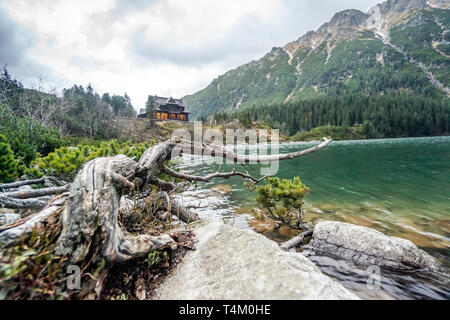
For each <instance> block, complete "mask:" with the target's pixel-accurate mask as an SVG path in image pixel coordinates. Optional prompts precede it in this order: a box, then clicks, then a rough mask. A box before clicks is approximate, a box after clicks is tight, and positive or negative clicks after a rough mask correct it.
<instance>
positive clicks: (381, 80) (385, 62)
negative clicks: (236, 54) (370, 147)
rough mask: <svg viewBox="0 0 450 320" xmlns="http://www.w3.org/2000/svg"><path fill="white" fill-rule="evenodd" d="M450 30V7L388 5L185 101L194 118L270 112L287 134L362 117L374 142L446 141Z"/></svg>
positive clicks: (336, 23)
mask: <svg viewBox="0 0 450 320" xmlns="http://www.w3.org/2000/svg"><path fill="white" fill-rule="evenodd" d="M449 30H450V9H449V5H448V2H446V1H428V2H426V1H422V0H414V1H410V0H408V1H407V0H389V1H386V2H383V3H381V4H379V5H377V6H375V7H373V8H371V9H369V11H368V12H367V13H364V12H361V11H359V10H345V11H342V12H339V13H336V14H335V15H334V17H333V18H332V19H331V20H330V21H329V22H328V23H325V24H324V25H323V26H321V27H320V28H319V29H318V30H317V31H311V32H308V33H307V34H305V35H304V36H302V37H300V38H299V39H298V40H296V41H293V42H291V43H289V44H287V45H285V46H284V47H283V48H273V49H272V51H271V52H269V53H267V54H266V55H265V56H264V57H263V58H261V59H260V60H257V61H252V62H250V63H248V64H245V65H243V66H240V67H238V68H236V69H234V70H230V71H228V72H226V73H225V74H223V75H221V76H219V77H218V78H217V79H215V80H213V81H212V83H211V84H210V85H209V86H208V87H206V88H204V89H203V90H201V91H199V92H197V93H195V94H193V95H190V96H187V97H185V98H184V101H185V102H186V103H187V105H188V106H190V108H191V111H192V116H193V117H194V118H195V117H198V118H200V117H208V116H210V115H214V114H217V113H222V112H226V113H228V114H229V113H230V112H235V111H236V112H238V113H239V114H240V115H241V117H245V114H246V113H249V114H250V116H251V117H253V118H260V116H262V115H263V116H264V117H266V116H267V115H269V116H270V117H271V118H273V119H274V121H276V122H279V123H280V126H282V125H283V123H285V131H286V132H289V134H295V133H297V132H300V131H302V130H310V129H312V128H313V127H316V126H320V125H340V126H353V125H355V124H362V123H363V122H364V121H366V120H367V121H370V122H371V123H372V124H373V126H374V127H375V132H376V134H375V136H383V137H391V136H417V135H429V134H444V133H446V132H448V129H446V124H445V122H447V123H448V112H449V111H448V100H449V98H448V96H449V95H450V89H449V88H450V78H449V68H450V56H449V54H450V51H449V48H450V47H449V43H450V42H449V41H450V31H449ZM428 100H430V101H428ZM418 101H420V102H421V103H422V105H421V106H419V104H418ZM344 102H345V103H347V106H344V105H343V103H344ZM375 102H377V103H380V105H378V106H374V105H373V103H375ZM336 103H337V105H336ZM357 103H361V105H357ZM258 106H269V107H267V109H268V110H261V108H263V107H258ZM366 107H368V109H367V110H366ZM326 109H328V110H326ZM247 110H248V111H247ZM250 110H251V111H250ZM383 112H384V113H383ZM292 115H294V116H293V117H291V116H292ZM284 117H285V118H284ZM392 117H394V118H392ZM275 119H276V120H275ZM370 122H369V125H370ZM397 125H398V127H397ZM382 126H386V127H385V128H382ZM370 136H372V135H370Z"/></svg>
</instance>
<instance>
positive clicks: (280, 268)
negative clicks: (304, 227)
mask: <svg viewBox="0 0 450 320" xmlns="http://www.w3.org/2000/svg"><path fill="white" fill-rule="evenodd" d="M193 232H194V234H195V235H196V237H197V243H196V250H195V251H192V252H188V253H187V254H186V256H185V257H184V259H183V261H182V262H181V263H180V265H179V266H178V267H177V269H176V270H174V272H173V274H172V275H171V276H170V277H168V279H167V280H166V281H165V282H163V283H162V284H161V286H160V287H159V288H158V289H157V290H156V293H155V296H154V299H157V300H168V299H175V300H184V299H186V300H191V299H207V300H209V299H219V300H220V299H246V300H253V299H263V300H265V299H276V300H278V299H279V300H285V299H288V300H301V299H322V300H323V299H331V300H347V299H360V297H359V296H357V295H356V294H354V293H353V292H351V291H349V290H348V289H346V288H345V287H344V286H342V284H340V283H338V282H337V281H336V280H334V279H332V278H330V277H329V276H327V275H325V274H324V273H322V271H320V269H319V268H318V267H317V266H315V265H314V263H312V262H311V261H310V260H309V259H308V258H307V256H306V255H304V254H302V253H299V252H285V251H283V250H281V249H280V248H279V245H278V244H277V243H276V242H274V241H271V240H269V239H268V238H266V237H265V236H263V235H261V234H258V233H256V232H254V231H252V230H243V229H237V228H234V227H232V226H230V225H227V224H224V223H223V222H222V221H221V220H219V219H217V220H208V221H203V222H201V223H200V224H199V225H197V226H195V227H193ZM308 246H309V248H310V249H312V250H313V251H314V252H320V253H327V254H329V255H330V256H335V257H337V258H339V259H344V260H349V261H352V262H353V263H356V264H358V265H366V266H371V265H372V266H378V267H380V268H389V269H391V270H396V271H399V272H429V273H433V274H435V275H438V276H439V277H441V278H442V279H443V281H448V279H449V278H448V275H447V273H446V270H444V268H443V267H442V266H441V265H440V263H439V262H438V261H437V260H436V259H435V258H433V257H432V256H430V255H429V254H427V253H426V252H424V251H423V250H421V249H419V248H418V247H417V246H415V245H414V244H413V243H412V242H410V241H408V240H405V239H401V238H395V237H389V236H386V235H384V234H382V233H380V232H378V231H376V230H373V229H370V228H366V227H360V226H356V225H352V224H348V223H342V222H331V221H321V222H319V223H318V224H317V225H316V226H315V229H314V235H313V237H312V239H311V242H310V244H309V245H308Z"/></svg>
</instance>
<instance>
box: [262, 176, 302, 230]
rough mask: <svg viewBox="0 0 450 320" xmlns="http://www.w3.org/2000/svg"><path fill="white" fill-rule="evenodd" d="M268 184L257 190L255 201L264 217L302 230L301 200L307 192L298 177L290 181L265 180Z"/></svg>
mask: <svg viewBox="0 0 450 320" xmlns="http://www.w3.org/2000/svg"><path fill="white" fill-rule="evenodd" d="M267 182H268V184H266V185H265V186H262V187H259V188H257V190H256V192H257V193H258V195H257V197H256V201H257V202H258V203H259V204H260V205H261V207H262V208H263V210H264V211H263V212H264V213H265V215H266V217H268V218H270V219H273V220H277V221H280V222H282V223H283V224H285V225H287V226H289V227H292V228H295V229H303V228H304V227H303V221H302V217H303V212H302V206H303V198H304V197H305V195H306V194H307V193H308V192H309V188H308V187H307V186H305V185H304V184H303V183H302V182H301V180H300V178H299V177H294V179H292V180H288V179H283V180H280V179H279V178H276V177H274V178H267Z"/></svg>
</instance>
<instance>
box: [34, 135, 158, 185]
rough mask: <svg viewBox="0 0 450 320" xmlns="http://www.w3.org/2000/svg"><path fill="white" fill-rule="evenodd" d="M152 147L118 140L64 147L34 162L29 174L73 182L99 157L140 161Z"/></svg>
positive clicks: (147, 144)
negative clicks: (123, 157)
mask: <svg viewBox="0 0 450 320" xmlns="http://www.w3.org/2000/svg"><path fill="white" fill-rule="evenodd" d="M149 147H150V144H149V143H147V142H144V143H136V144H131V143H130V142H124V143H119V142H117V140H111V141H109V142H102V143H101V144H100V146H95V145H79V146H77V147H63V148H60V149H57V150H55V151H54V152H51V153H50V154H49V155H48V156H46V157H41V158H38V159H36V160H35V161H33V163H32V164H31V167H30V170H29V174H31V175H33V176H35V177H40V176H42V175H44V174H45V175H50V176H55V177H59V178H62V179H69V180H72V179H73V178H75V175H76V174H77V172H78V170H79V169H80V168H81V167H82V166H83V165H84V164H85V163H86V162H88V161H90V160H93V159H95V158H99V157H111V156H115V155H118V154H124V155H126V156H128V157H135V158H136V160H139V159H140V157H141V156H142V154H143V153H144V151H145V150H146V149H147V148H149Z"/></svg>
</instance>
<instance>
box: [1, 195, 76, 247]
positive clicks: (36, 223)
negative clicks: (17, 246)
mask: <svg viewBox="0 0 450 320" xmlns="http://www.w3.org/2000/svg"><path fill="white" fill-rule="evenodd" d="M67 196H68V194H62V195H60V196H58V197H56V198H54V199H53V200H52V201H51V202H50V203H49V204H48V205H47V207H46V208H45V209H44V210H42V211H40V212H39V213H37V214H34V215H32V216H29V217H27V218H26V219H24V220H19V221H18V222H16V223H14V224H12V225H7V226H3V227H0V243H2V244H4V245H8V244H10V243H12V242H15V241H17V240H18V239H20V237H22V235H24V234H27V233H30V232H32V231H33V229H36V231H37V232H39V230H41V228H42V227H43V225H44V224H45V223H46V222H47V220H48V219H50V218H51V217H53V216H55V215H59V214H60V213H61V211H62V210H64V208H65V204H66V199H67Z"/></svg>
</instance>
